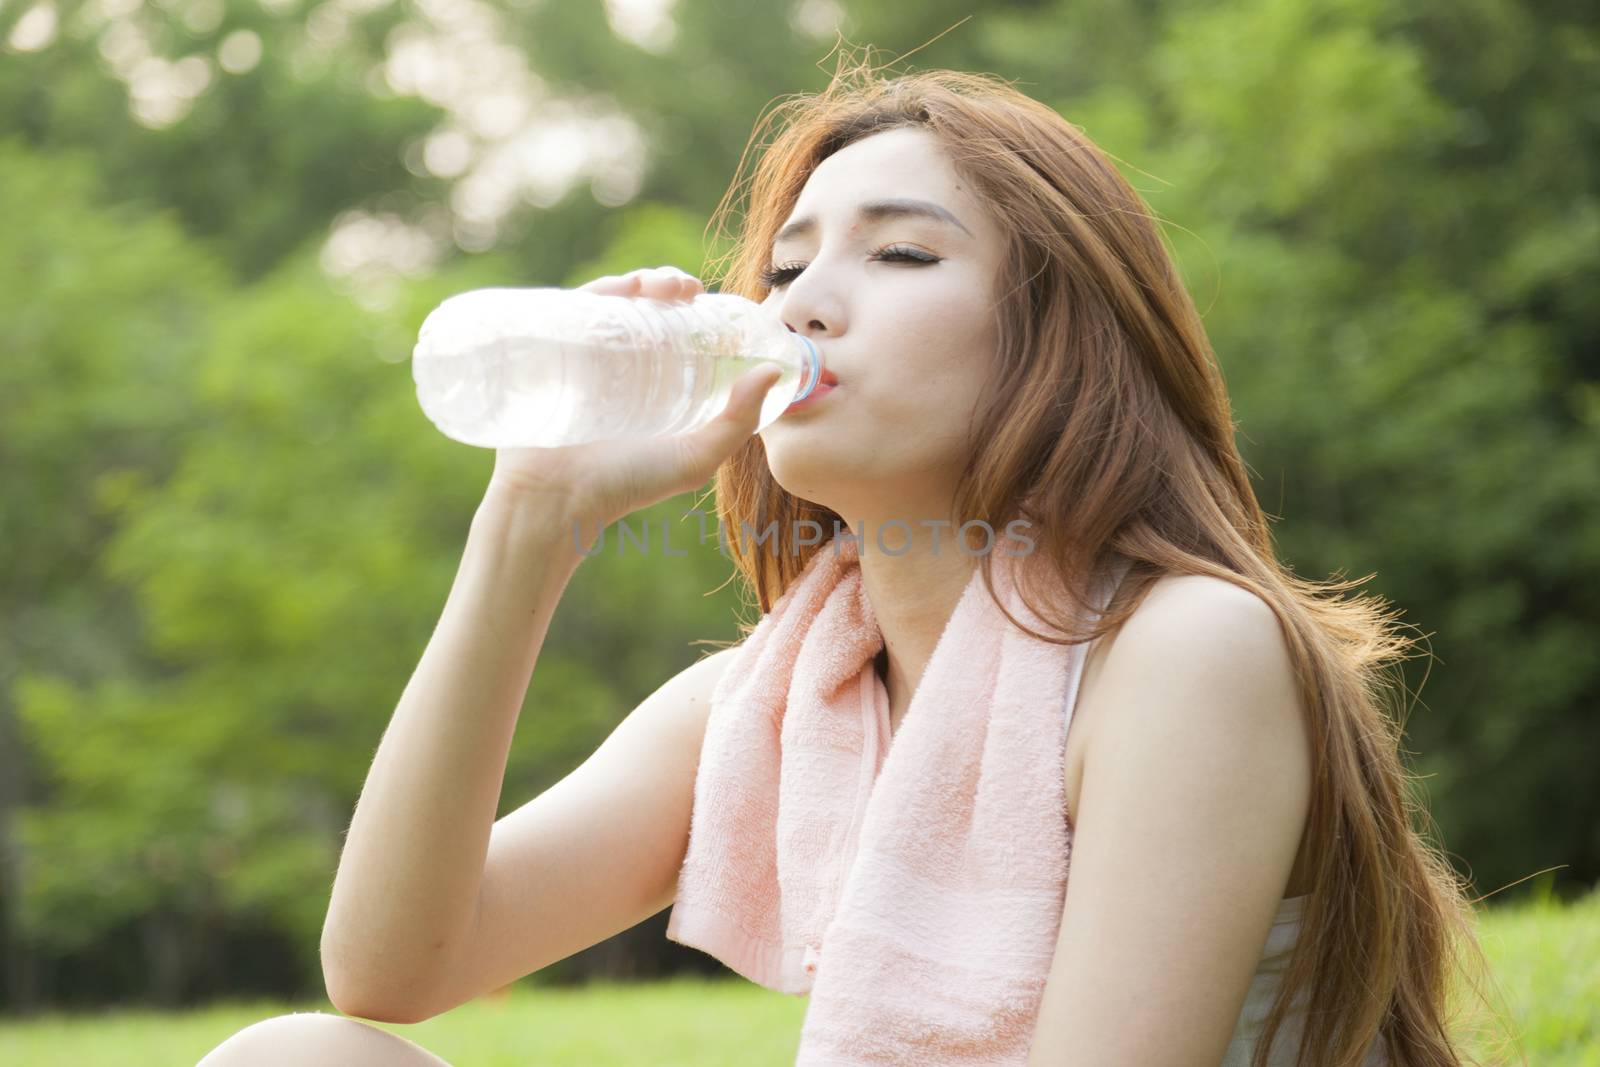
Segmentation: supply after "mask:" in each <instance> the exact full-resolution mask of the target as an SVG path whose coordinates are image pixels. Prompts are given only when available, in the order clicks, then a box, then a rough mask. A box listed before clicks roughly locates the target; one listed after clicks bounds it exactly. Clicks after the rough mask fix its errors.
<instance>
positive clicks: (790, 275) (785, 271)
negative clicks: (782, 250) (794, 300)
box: [761, 245, 940, 289]
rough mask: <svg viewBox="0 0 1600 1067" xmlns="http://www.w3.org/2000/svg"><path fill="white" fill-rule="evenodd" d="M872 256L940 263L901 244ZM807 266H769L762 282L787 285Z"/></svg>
mask: <svg viewBox="0 0 1600 1067" xmlns="http://www.w3.org/2000/svg"><path fill="white" fill-rule="evenodd" d="M872 258H874V259H880V260H883V261H884V262H888V263H938V262H939V261H940V260H939V257H938V256H930V255H928V254H927V253H925V252H915V251H912V250H911V249H909V248H905V247H903V246H901V245H888V246H886V247H884V248H880V249H878V250H877V251H876V252H873V253H872ZM804 269H805V267H804V266H803V265H802V266H799V267H796V266H794V265H793V264H789V265H787V266H782V267H768V268H766V269H765V270H763V271H762V272H761V284H762V286H763V287H764V288H767V289H776V288H777V287H778V286H780V285H787V284H788V283H789V282H792V281H794V279H795V278H796V277H798V276H799V274H800V272H801V271H802V270H804Z"/></svg>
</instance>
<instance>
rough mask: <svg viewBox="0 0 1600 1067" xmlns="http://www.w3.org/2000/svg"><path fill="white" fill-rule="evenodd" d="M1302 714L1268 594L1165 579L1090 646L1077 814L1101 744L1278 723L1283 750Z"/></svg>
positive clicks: (1073, 754)
mask: <svg viewBox="0 0 1600 1067" xmlns="http://www.w3.org/2000/svg"><path fill="white" fill-rule="evenodd" d="M1196 715H1204V716H1206V720H1205V721H1203V722H1199V723H1196V722H1195V721H1194V717H1195V716H1196ZM1170 720H1182V721H1181V722H1174V721H1170ZM1301 720H1302V715H1301V701H1300V697H1299V690H1298V685H1297V682H1296V676H1295V669H1294V663H1293V660H1292V658H1291V656H1290V653H1289V646H1288V643H1287V641H1286V640H1285V637H1284V633H1283V628H1282V626H1281V624H1280V623H1279V621H1278V617H1277V614H1276V613H1275V612H1274V611H1273V609H1272V608H1271V607H1270V606H1269V605H1268V604H1267V602H1266V601H1265V600H1263V599H1261V598H1260V597H1259V596H1257V595H1256V594H1254V593H1252V592H1251V591H1249V590H1248V589H1244V588H1241V587H1240V586H1237V585H1234V584H1233V583H1232V582H1229V581H1226V580H1224V579H1221V578H1213V577H1211V576H1210V575H1203V574H1184V575H1169V576H1167V577H1163V578H1160V579H1157V580H1156V581H1155V582H1154V583H1153V584H1152V586H1151V588H1150V590H1149V592H1148V593H1146V594H1145V597H1144V599H1143V600H1142V601H1140V603H1139V605H1138V607H1136V608H1135V609H1134V611H1133V613H1132V614H1131V615H1130V616H1129V617H1128V619H1127V621H1126V622H1124V623H1123V624H1122V626H1121V627H1120V628H1119V629H1117V630H1116V631H1115V632H1113V633H1111V634H1107V635H1106V636H1105V637H1104V638H1102V639H1100V640H1099V641H1096V642H1095V643H1094V645H1093V646H1091V648H1090V651H1089V654H1088V658H1087V661H1086V663H1085V667H1084V677H1083V682H1082V685H1081V687H1080V692H1079V695H1078V699H1077V705H1076V707H1075V709H1074V711H1073V717H1072V726H1071V731H1070V733H1069V735H1068V745H1067V753H1066V776H1067V790H1068V820H1069V822H1070V821H1072V819H1073V815H1072V813H1073V812H1076V811H1077V810H1078V809H1079V807H1080V805H1079V798H1080V796H1081V793H1082V782H1083V778H1084V772H1085V769H1086V767H1087V766H1088V764H1089V762H1090V761H1091V760H1092V759H1093V753H1094V752H1096V751H1099V750H1102V749H1103V750H1108V751H1122V752H1124V753H1133V752H1136V751H1137V750H1138V749H1139V748H1140V747H1142V745H1143V743H1144V742H1146V741H1149V740H1152V739H1154V737H1156V736H1158V735H1159V736H1165V737H1171V736H1172V735H1173V732H1174V730H1175V729H1176V728H1178V727H1183V726H1190V727H1197V728H1198V729H1199V730H1201V731H1203V732H1205V734H1206V736H1207V737H1210V738H1214V739H1216V741H1217V742H1218V743H1227V738H1228V737H1229V736H1230V735H1233V734H1236V733H1247V734H1251V735H1254V736H1261V731H1262V729H1263V727H1271V729H1270V731H1269V734H1268V736H1271V737H1275V738H1277V739H1278V745H1279V747H1280V749H1281V748H1284V747H1298V745H1299V743H1300V741H1301V738H1300V737H1299V734H1300V733H1301V732H1302V727H1301ZM1130 746H1131V747H1130Z"/></svg>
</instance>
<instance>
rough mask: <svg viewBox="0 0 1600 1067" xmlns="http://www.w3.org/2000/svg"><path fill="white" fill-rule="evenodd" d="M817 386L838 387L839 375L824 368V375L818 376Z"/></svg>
mask: <svg viewBox="0 0 1600 1067" xmlns="http://www.w3.org/2000/svg"><path fill="white" fill-rule="evenodd" d="M817 384H818V385H838V384H839V376H838V375H837V374H835V373H833V371H831V370H829V369H828V368H827V367H823V368H822V373H821V374H819V375H817Z"/></svg>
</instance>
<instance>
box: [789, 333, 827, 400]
mask: <svg viewBox="0 0 1600 1067" xmlns="http://www.w3.org/2000/svg"><path fill="white" fill-rule="evenodd" d="M790 336H791V337H793V338H794V339H795V340H796V341H798V342H800V391H799V392H798V393H796V394H795V397H794V400H791V401H790V403H791V404H792V403H797V402H799V401H801V400H804V399H805V398H806V397H808V396H810V395H811V390H813V389H815V388H816V387H817V381H818V380H819V379H820V378H821V377H822V353H821V352H819V351H817V346H816V345H814V344H812V343H811V338H809V337H806V336H804V335H802V334H798V333H795V334H790Z"/></svg>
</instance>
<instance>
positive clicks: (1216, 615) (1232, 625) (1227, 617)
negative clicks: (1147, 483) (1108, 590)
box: [1079, 574, 1293, 704]
mask: <svg viewBox="0 0 1600 1067" xmlns="http://www.w3.org/2000/svg"><path fill="white" fill-rule="evenodd" d="M1090 659H1091V660H1092V661H1095V662H1094V666H1095V670H1094V681H1095V683H1096V684H1094V685H1091V683H1090V680H1089V678H1088V677H1087V675H1086V677H1085V679H1084V692H1083V695H1082V696H1081V697H1080V701H1079V702H1080V704H1083V703H1086V702H1088V701H1090V700H1091V699H1093V698H1092V693H1093V691H1095V690H1096V689H1098V688H1099V687H1101V686H1103V685H1104V683H1105V681H1106V680H1107V679H1114V678H1127V677H1129V676H1130V675H1142V674H1144V673H1146V672H1150V671H1160V672H1167V671H1173V670H1179V671H1182V672H1185V673H1192V672H1201V673H1202V674H1205V673H1210V674H1215V673H1216V672H1224V673H1232V672H1236V671H1239V670H1264V671H1270V672H1273V673H1278V674H1292V671H1293V663H1292V660H1291V658H1290V655H1289V646H1288V643H1287V642H1286V641H1285V639H1284V634H1283V628H1282V625H1281V624H1280V623H1279V622H1278V616H1277V613H1276V612H1274V611H1273V609H1272V608H1271V607H1270V606H1269V605H1268V604H1267V602H1266V601H1265V600H1263V599H1261V597H1259V596H1257V595H1256V594H1255V593H1252V592H1251V591H1250V590H1248V589H1244V588H1242V587H1240V586H1237V585H1235V584H1233V583H1232V582H1229V581H1225V580H1224V579H1221V578H1213V577H1211V576H1210V575H1206V574H1179V575H1168V576H1167V577H1164V578H1159V579H1157V580H1156V581H1155V583H1154V584H1152V585H1151V587H1150V591H1149V592H1148V593H1146V594H1145V597H1144V599H1143V600H1142V601H1141V602H1140V603H1139V606H1138V607H1137V608H1135V609H1134V611H1133V614H1132V615H1130V616H1129V617H1128V619H1127V621H1126V622H1124V623H1123V624H1122V626H1121V627H1120V628H1119V629H1118V630H1117V631H1116V632H1115V633H1112V634H1109V635H1107V636H1106V637H1105V638H1104V639H1102V640H1101V641H1099V642H1096V647H1095V648H1094V649H1092V650H1091V652H1090Z"/></svg>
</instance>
